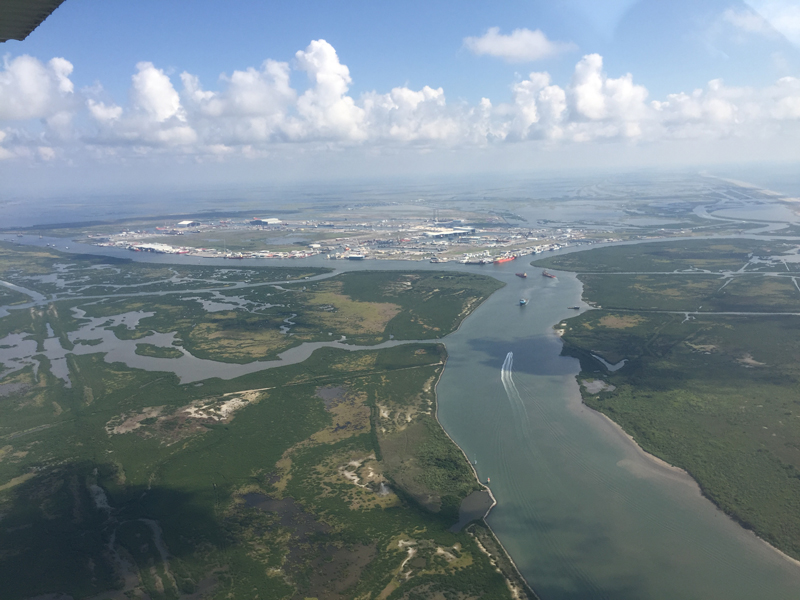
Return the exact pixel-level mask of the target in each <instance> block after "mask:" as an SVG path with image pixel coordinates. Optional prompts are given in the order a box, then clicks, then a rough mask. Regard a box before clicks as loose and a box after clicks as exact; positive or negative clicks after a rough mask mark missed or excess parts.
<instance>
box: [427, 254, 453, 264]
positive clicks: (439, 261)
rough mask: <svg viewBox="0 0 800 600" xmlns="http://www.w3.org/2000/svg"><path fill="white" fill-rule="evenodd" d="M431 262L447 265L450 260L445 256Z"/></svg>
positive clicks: (436, 257)
mask: <svg viewBox="0 0 800 600" xmlns="http://www.w3.org/2000/svg"><path fill="white" fill-rule="evenodd" d="M431 262H432V263H446V262H450V259H448V258H445V257H444V256H434V257H433V258H432V259H431Z"/></svg>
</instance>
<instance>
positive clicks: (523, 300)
mask: <svg viewBox="0 0 800 600" xmlns="http://www.w3.org/2000/svg"><path fill="white" fill-rule="evenodd" d="M527 303H528V300H527V299H526V298H520V299H519V305H520V306H525V305H526V304H527Z"/></svg>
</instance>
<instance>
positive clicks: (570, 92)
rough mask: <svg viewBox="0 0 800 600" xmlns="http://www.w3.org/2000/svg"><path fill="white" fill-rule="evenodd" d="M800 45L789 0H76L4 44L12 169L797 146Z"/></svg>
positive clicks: (489, 160)
mask: <svg viewBox="0 0 800 600" xmlns="http://www.w3.org/2000/svg"><path fill="white" fill-rule="evenodd" d="M799 45H800V5H798V3H797V2H795V1H790V0H748V2H744V1H726V0H703V1H694V2H691V1H688V0H673V1H670V2H668V1H665V0H643V1H639V2H637V1H635V0H607V1H604V2H591V1H588V0H561V1H550V2H535V1H528V2H522V1H511V2H485V1H461V2H432V1H428V2H420V1H416V0H412V1H406V2H402V3H400V2H398V3H387V2H375V1H371V2H366V1H351V2H346V3H344V2H330V1H327V2H325V1H306V2H295V3H265V2H244V1H241V2H221V1H217V2H212V1H207V0H193V1H191V2H189V1H179V0H171V1H170V2H163V1H159V2H155V1H148V0H142V1H138V2H122V1H118V0H104V1H100V0H94V1H90V0H67V1H66V2H65V3H64V4H63V5H62V6H61V7H60V8H59V9H57V10H56V11H55V12H54V13H53V15H51V17H50V18H48V19H47V21H45V23H44V24H43V25H42V26H40V27H39V28H38V29H37V30H36V31H34V32H33V33H32V34H31V35H30V36H29V38H28V39H27V40H25V41H23V42H15V41H10V42H6V43H5V44H2V45H1V46H2V47H0V51H1V52H2V54H3V57H4V65H3V70H2V71H0V158H1V159H3V160H0V176H3V177H7V178H8V180H9V181H12V182H13V184H14V185H15V186H16V187H17V188H19V189H22V188H24V187H26V186H28V185H32V184H31V183H30V182H29V181H27V179H28V178H31V179H33V180H35V181H36V182H37V183H38V182H40V180H41V176H40V175H37V173H44V174H48V173H49V174H51V175H53V177H51V178H52V179H56V180H57V179H58V178H59V177H61V176H63V175H64V174H68V175H67V179H70V180H71V181H72V184H73V185H76V184H77V183H76V182H78V181H80V180H81V179H83V180H86V178H87V177H88V178H90V179H91V177H92V176H91V173H94V172H96V171H97V168H98V167H99V166H102V167H103V170H104V171H105V172H106V173H105V175H104V177H105V178H106V179H109V178H110V181H111V182H113V177H111V176H110V175H108V173H112V172H117V173H119V174H120V175H119V177H121V178H123V179H124V177H125V176H126V175H125V173H128V174H131V173H135V174H139V175H128V177H130V178H131V179H133V180H135V179H136V177H139V176H140V174H141V173H150V174H152V176H153V177H154V178H155V181H159V180H160V178H162V177H167V176H166V175H164V173H163V171H162V170H161V169H162V168H163V166H164V165H165V164H169V165H173V166H174V167H175V168H174V169H172V170H171V171H172V172H174V173H176V174H175V175H173V176H172V177H173V183H180V178H181V177H191V175H190V173H193V172H194V173H196V172H198V171H202V173H204V176H207V177H209V178H211V179H214V180H216V181H220V182H222V181H224V180H226V178H232V177H236V176H237V175H235V174H237V173H242V172H248V170H249V169H250V168H251V167H254V166H258V167H259V168H260V169H261V170H263V172H264V173H265V175H264V176H265V177H267V176H271V175H273V174H280V175H282V176H287V177H303V176H305V174H306V173H307V171H308V167H309V165H316V166H317V169H316V172H318V173H322V174H323V175H324V174H325V173H330V174H333V173H336V174H344V175H353V176H358V175H360V174H362V172H367V173H374V172H375V169H376V168H377V170H378V172H380V173H386V174H393V173H395V172H397V173H401V172H402V171H404V170H410V171H413V170H414V169H416V168H418V165H424V166H425V168H426V169H427V170H432V171H435V170H436V169H441V170H442V171H443V172H452V171H454V170H456V171H457V170H458V169H459V168H465V169H468V170H473V169H474V168H475V167H474V165H476V164H479V165H482V166H483V167H484V168H485V169H486V170H488V171H492V170H495V169H500V170H502V169H504V168H508V165H513V166H514V168H519V169H523V170H524V169H527V168H530V169H533V168H535V166H536V165H545V166H547V167H548V168H550V167H557V166H558V167H565V168H569V167H571V166H572V167H575V166H578V162H577V161H578V159H576V158H575V157H580V159H579V160H580V164H589V165H591V166H598V167H603V166H604V165H605V164H607V163H613V164H615V165H617V166H619V167H625V166H628V165H629V166H631V167H635V166H639V165H640V164H644V163H650V164H661V163H664V162H667V163H679V162H682V161H683V162H686V161H692V160H695V158H694V157H695V156H697V157H698V160H699V157H703V156H709V153H711V155H713V156H718V157H719V159H720V160H733V161H742V162H746V161H751V160H765V159H767V160H796V159H798V158H800V151H798V150H797V149H796V148H797V146H800V144H797V143H796V141H797V133H798V131H799V129H798V121H800V50H799V48H798V46H799ZM265 61H270V62H269V63H265ZM248 69H249V70H248ZM709 82H712V83H709ZM695 90H698V91H695ZM193 165H205V166H204V167H197V166H193ZM209 165H210V166H209ZM320 165H322V166H321V167H320ZM359 165H361V166H359ZM365 165H366V166H365ZM459 165H461V166H459ZM21 166H22V167H24V169H22V170H21V169H20V167H21ZM212 172H213V175H210V173H212ZM167 178H168V177H167ZM46 179H47V178H46ZM101 179H102V178H101Z"/></svg>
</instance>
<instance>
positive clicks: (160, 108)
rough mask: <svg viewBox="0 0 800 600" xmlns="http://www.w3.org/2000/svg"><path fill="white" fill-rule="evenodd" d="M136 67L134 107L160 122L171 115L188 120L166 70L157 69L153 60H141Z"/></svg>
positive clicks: (133, 89)
mask: <svg viewBox="0 0 800 600" xmlns="http://www.w3.org/2000/svg"><path fill="white" fill-rule="evenodd" d="M136 69H137V70H138V72H137V73H136V74H134V75H133V77H132V78H131V80H132V82H133V87H132V88H131V97H132V100H133V105H134V107H136V108H137V109H139V110H141V111H143V112H144V113H146V114H147V115H148V116H149V117H151V118H152V119H154V120H155V121H158V122H159V123H163V122H164V121H166V120H167V119H169V118H170V117H177V118H178V119H179V120H182V121H184V120H186V118H185V116H184V114H183V109H182V107H181V99H180V96H179V95H178V92H176V91H175V88H174V87H172V81H170V79H169V77H167V75H166V74H165V73H164V71H163V70H161V69H157V68H156V67H155V66H154V65H153V63H151V62H140V63H138V64H137V65H136Z"/></svg>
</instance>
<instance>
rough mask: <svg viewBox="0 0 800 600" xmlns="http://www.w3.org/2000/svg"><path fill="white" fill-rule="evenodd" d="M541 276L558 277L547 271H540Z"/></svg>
mask: <svg viewBox="0 0 800 600" xmlns="http://www.w3.org/2000/svg"><path fill="white" fill-rule="evenodd" d="M542 276H544V277H549V278H550V279H558V278H557V277H556V276H555V275H553V274H552V273H548V272H547V271H542Z"/></svg>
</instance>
